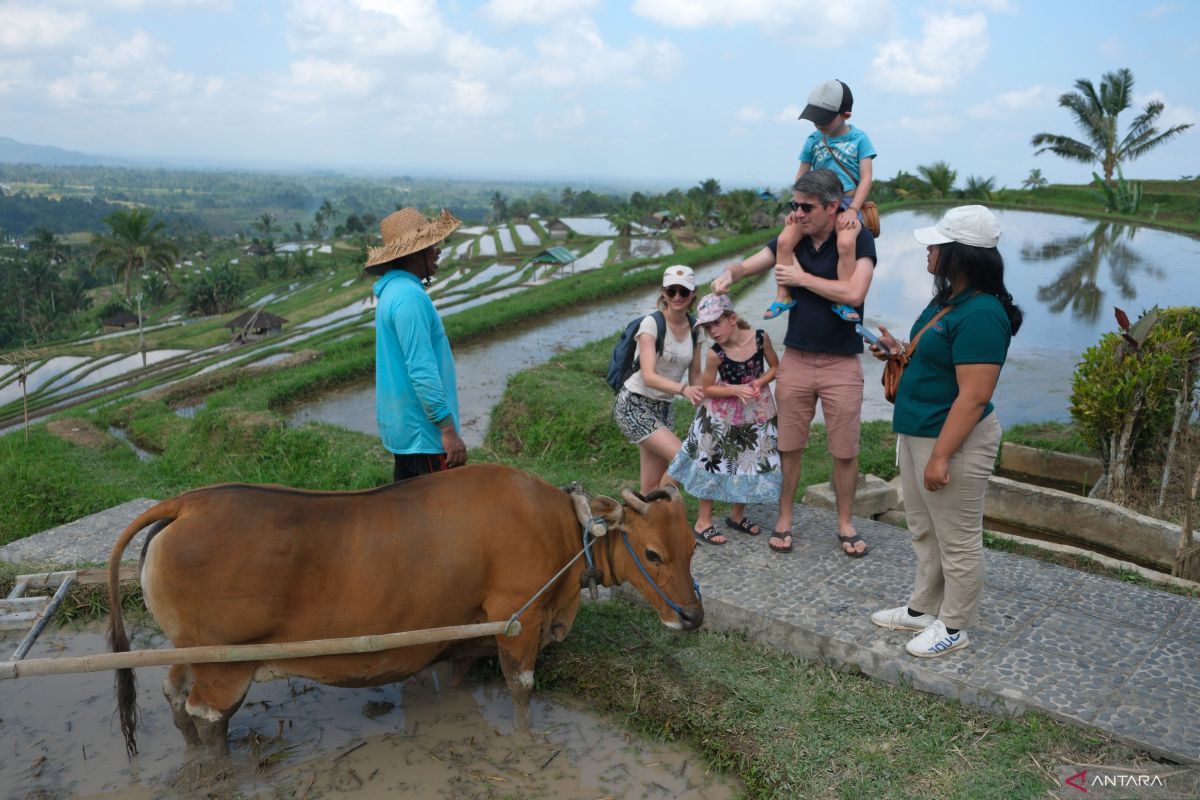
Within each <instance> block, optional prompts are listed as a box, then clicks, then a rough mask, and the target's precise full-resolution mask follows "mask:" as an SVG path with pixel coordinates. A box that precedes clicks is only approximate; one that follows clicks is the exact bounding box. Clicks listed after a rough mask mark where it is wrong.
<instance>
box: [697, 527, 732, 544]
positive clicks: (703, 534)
mask: <svg viewBox="0 0 1200 800" xmlns="http://www.w3.org/2000/svg"><path fill="white" fill-rule="evenodd" d="M692 535H693V536H695V537H696V541H698V542H704V543H705V544H717V545H721V544H725V542H728V541H729V540H728V539H725V534H723V533H721V532H720V531H719V530H717V529H716V528H714V527H713V526H712V525H709V526H708V527H707V528H705V529H704V530H702V531H698V530H696V529H695V528H692ZM718 536H720V537H721V538H722V539H725V541H722V542H714V541H713V539H715V538H716V537H718Z"/></svg>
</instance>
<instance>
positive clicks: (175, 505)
mask: <svg viewBox="0 0 1200 800" xmlns="http://www.w3.org/2000/svg"><path fill="white" fill-rule="evenodd" d="M180 505H181V503H180V500H179V498H178V497H175V498H172V499H170V500H164V501H163V502H161V503H158V504H157V505H155V506H153V507H152V508H149V509H147V510H146V511H145V512H143V513H142V515H141V516H139V517H138V518H137V519H135V520H134V521H133V522H131V523H129V527H128V528H126V529H125V530H123V531H121V535H120V536H118V537H117V543H116V544H114V545H113V550H112V554H111V555H110V556H109V557H108V608H109V616H108V620H109V622H108V643H109V645H110V646H111V647H112V651H113V652H114V653H123V652H126V651H128V650H129V636H128V635H127V634H126V633H125V623H124V621H123V620H122V619H121V575H120V572H121V556H122V555H123V554H124V552H125V548H126V547H128V546H129V542H130V540H131V539H133V537H134V536H136V535H137V534H138V532H139V531H140V530H141V529H142V528H144V527H146V526H147V525H149V524H151V523H152V522H162V523H163V524H166V523H167V522H169V521H170V520H173V519H174V518H175V517H176V516H177V515H178V513H179V508H180ZM116 673H117V676H116V692H117V713H118V715H119V716H120V718H121V733H122V734H123V735H124V736H125V752H126V753H127V754H128V755H129V756H130V757H131V758H132V757H133V756H134V755H136V754H137V739H136V730H137V720H138V707H137V681H136V680H135V679H134V676H133V670H132V669H119V670H116Z"/></svg>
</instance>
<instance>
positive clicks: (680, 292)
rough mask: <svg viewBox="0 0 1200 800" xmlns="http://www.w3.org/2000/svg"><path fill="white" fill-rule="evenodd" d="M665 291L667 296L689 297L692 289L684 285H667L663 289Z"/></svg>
mask: <svg viewBox="0 0 1200 800" xmlns="http://www.w3.org/2000/svg"><path fill="white" fill-rule="evenodd" d="M663 291H664V292H666V293H667V297H691V295H692V290H691V289H689V288H687V287H686V286H668V287H667V288H665V289H663Z"/></svg>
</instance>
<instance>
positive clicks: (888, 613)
mask: <svg viewBox="0 0 1200 800" xmlns="http://www.w3.org/2000/svg"><path fill="white" fill-rule="evenodd" d="M936 621H937V617H935V616H934V615H933V614H922V615H921V616H919V617H914V616H912V615H911V614H909V613H908V606H900V607H898V608H885V609H884V610H883V611H876V612H875V613H874V614H872V615H871V622H874V623H875V624H876V625H878V626H879V627H881V628H887V629H888V630H889V631H923V630H925V629H926V628H928V627H929V626H930V625H932V624H933V623H934V622H936Z"/></svg>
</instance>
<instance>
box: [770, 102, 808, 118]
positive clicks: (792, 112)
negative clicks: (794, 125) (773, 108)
mask: <svg viewBox="0 0 1200 800" xmlns="http://www.w3.org/2000/svg"><path fill="white" fill-rule="evenodd" d="M803 110H804V108H803V107H802V106H797V105H786V106H784V107H783V110H782V111H780V112H779V113H778V114H776V115H775V120H776V121H777V122H795V121H796V120H798V119H800V112H801V111H803Z"/></svg>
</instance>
